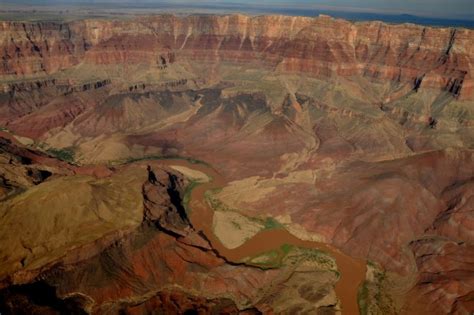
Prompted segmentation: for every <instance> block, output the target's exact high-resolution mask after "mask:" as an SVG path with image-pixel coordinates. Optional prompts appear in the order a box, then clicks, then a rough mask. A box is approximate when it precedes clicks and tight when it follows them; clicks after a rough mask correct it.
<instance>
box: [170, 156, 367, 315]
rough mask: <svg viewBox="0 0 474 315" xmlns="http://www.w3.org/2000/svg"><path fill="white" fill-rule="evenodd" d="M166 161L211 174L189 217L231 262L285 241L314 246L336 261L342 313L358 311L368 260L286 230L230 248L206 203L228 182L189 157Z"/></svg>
mask: <svg viewBox="0 0 474 315" xmlns="http://www.w3.org/2000/svg"><path fill="white" fill-rule="evenodd" d="M163 164H166V165H169V166H173V165H176V166H184V167H187V168H190V169H193V170H196V171H200V172H202V173H204V174H207V175H208V176H210V177H211V180H210V181H209V182H206V183H202V184H200V185H198V186H197V187H195V188H194V189H193V190H192V192H191V198H190V202H189V207H190V210H191V215H190V219H191V222H192V224H193V226H194V228H195V229H196V230H201V231H202V232H203V233H204V234H205V235H206V237H207V238H208V239H209V241H210V242H211V244H212V246H213V247H214V248H215V249H216V250H217V251H218V252H219V254H221V255H222V256H224V257H225V258H226V259H228V260H229V261H232V262H241V261H242V260H243V259H244V258H246V257H253V256H256V255H258V254H262V253H264V252H267V251H271V250H278V249H279V248H280V247H281V246H282V245H284V244H290V245H293V246H299V247H304V248H314V249H319V250H322V251H325V252H327V253H328V254H330V255H331V256H332V257H334V259H335V260H336V263H337V268H338V271H339V273H340V278H339V280H338V281H337V283H336V288H335V290H336V294H337V297H338V298H339V300H340V301H341V307H342V314H350V315H352V314H359V307H358V304H357V292H358V288H359V285H360V284H361V283H362V282H363V281H364V280H365V274H366V262H365V261H363V260H360V259H355V258H353V257H350V256H348V255H346V254H344V253H342V252H341V251H339V250H338V249H336V248H335V247H333V246H331V245H329V244H325V243H320V242H313V241H304V240H301V239H299V238H297V237H296V236H294V235H292V234H290V233H289V232H288V231H287V230H285V229H271V230H263V231H261V232H259V233H258V234H256V235H255V236H253V237H252V238H251V239H249V240H248V241H246V242H245V243H244V244H242V245H241V246H239V247H237V248H234V249H228V248H226V247H225V246H224V245H223V244H222V243H221V242H220V240H219V239H218V238H217V237H216V236H215V235H214V232H213V230H212V221H213V215H214V211H213V209H212V208H211V207H210V206H209V204H208V203H207V202H206V199H205V192H206V191H208V190H211V189H215V188H221V187H224V186H225V185H226V184H227V182H226V181H225V179H224V178H223V176H221V175H220V174H219V173H218V172H217V171H216V170H215V169H213V168H212V167H209V166H206V165H204V164H197V163H191V162H188V161H186V160H168V161H164V163H163Z"/></svg>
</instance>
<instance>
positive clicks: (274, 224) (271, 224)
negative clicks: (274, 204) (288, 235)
mask: <svg viewBox="0 0 474 315" xmlns="http://www.w3.org/2000/svg"><path fill="white" fill-rule="evenodd" d="M263 225H264V226H265V228H264V229H265V230H272V229H283V228H284V227H283V225H282V224H281V223H280V222H278V221H277V220H275V219H274V218H271V217H268V218H266V219H265V221H264V222H263Z"/></svg>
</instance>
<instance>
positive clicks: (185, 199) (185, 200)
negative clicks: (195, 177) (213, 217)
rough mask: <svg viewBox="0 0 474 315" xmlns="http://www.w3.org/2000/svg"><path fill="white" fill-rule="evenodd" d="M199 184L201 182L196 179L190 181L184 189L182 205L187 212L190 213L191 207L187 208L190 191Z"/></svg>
mask: <svg viewBox="0 0 474 315" xmlns="http://www.w3.org/2000/svg"><path fill="white" fill-rule="evenodd" d="M200 184H201V183H200V182H198V181H191V182H190V183H189V184H188V186H186V188H185V189H184V196H183V207H184V209H185V210H186V212H187V213H188V214H189V213H191V209H190V208H189V202H190V201H191V193H192V191H193V189H194V188H196V187H197V186H199V185H200Z"/></svg>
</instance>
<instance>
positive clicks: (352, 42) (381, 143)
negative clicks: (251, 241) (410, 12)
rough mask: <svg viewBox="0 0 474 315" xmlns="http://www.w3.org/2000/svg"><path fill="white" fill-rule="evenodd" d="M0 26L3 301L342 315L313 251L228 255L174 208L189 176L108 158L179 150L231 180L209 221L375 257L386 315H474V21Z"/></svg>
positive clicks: (198, 19) (181, 20) (373, 284)
mask: <svg viewBox="0 0 474 315" xmlns="http://www.w3.org/2000/svg"><path fill="white" fill-rule="evenodd" d="M0 25H1V29H0V54H1V55H2V67H1V68H0V127H1V131H0V136H1V137H4V138H5V139H3V140H2V139H0V210H2V211H3V212H2V213H4V214H2V216H1V218H0V220H1V223H2V224H3V225H5V226H9V227H10V230H1V231H0V240H6V242H5V244H3V245H2V246H1V247H0V261H1V262H2V268H0V278H2V279H4V282H3V285H4V286H8V288H6V289H5V291H2V292H0V305H13V304H14V303H13V302H12V301H18V303H20V305H24V306H25V307H26V308H27V309H29V308H30V309H32V310H35V309H36V310H41V311H43V310H44V311H45V312H46V311H51V312H52V313H54V312H55V311H58V310H59V311H60V310H64V309H67V310H69V309H70V307H74V308H75V309H77V310H85V311H90V312H92V313H97V314H100V313H104V312H111V313H118V312H122V313H130V314H146V313H147V312H148V311H149V310H150V309H152V308H154V307H162V308H164V309H166V310H170V312H186V311H187V310H188V307H189V308H196V309H198V310H202V312H212V311H216V312H218V311H219V312H220V311H222V312H229V313H236V312H239V311H242V312H244V313H245V312H248V313H250V314H251V313H252V312H256V309H258V310H259V311H262V312H268V313H271V312H272V311H274V312H276V313H281V312H287V313H295V312H298V311H301V312H304V311H306V312H309V313H315V312H316V311H321V312H326V311H327V312H333V311H335V309H334V305H337V300H336V299H335V297H334V294H333V289H332V288H333V285H334V283H335V281H336V280H337V277H336V276H335V273H334V271H335V270H332V271H328V270H326V269H324V268H323V269H321V268H319V267H317V268H316V267H315V266H313V265H311V264H309V265H308V264H307V263H308V262H307V261H306V260H307V259H306V258H308V257H309V256H311V255H309V256H308V253H304V252H300V251H299V250H297V252H296V253H293V254H292V255H294V256H292V257H296V256H298V257H303V258H304V259H302V260H300V258H295V259H296V261H297V264H296V265H292V264H291V261H286V262H285V261H284V263H283V266H281V267H280V269H279V270H278V271H275V270H261V269H256V268H253V267H248V266H244V265H235V264H230V263H229V262H227V261H226V260H225V258H224V257H221V256H220V255H219V254H218V253H216V252H215V251H214V250H213V249H212V248H211V247H210V245H209V243H208V241H207V240H206V239H205V238H203V237H202V235H200V234H199V233H198V232H196V231H195V230H194V228H193V225H192V222H190V220H189V219H188V218H187V217H186V212H185V211H184V208H183V202H182V201H183V200H182V199H183V194H184V191H185V186H186V185H187V184H188V181H187V180H185V179H184V177H183V176H182V175H181V174H179V173H178V172H176V171H174V170H171V169H169V168H166V167H163V166H162V165H161V164H160V163H159V162H149V164H150V165H151V167H152V168H153V169H154V170H155V175H156V177H157V181H156V182H155V183H151V182H149V181H147V180H146V164H145V163H144V162H138V163H132V164H130V165H126V166H125V165H122V166H119V167H116V168H108V167H106V166H103V165H102V164H108V163H114V164H118V165H120V164H121V163H122V162H125V161H140V160H142V159H144V158H150V157H151V158H154V157H163V156H165V157H172V156H186V157H193V158H197V159H199V160H203V161H206V162H207V163H209V164H210V165H212V166H213V167H215V169H216V170H218V172H219V173H220V174H222V175H223V177H224V178H225V179H226V180H228V181H229V182H228V183H226V185H225V187H223V190H222V192H221V193H217V196H216V198H217V199H216V200H220V202H221V203H216V204H215V205H216V207H217V208H216V211H220V210H222V209H221V208H223V209H226V210H229V209H230V210H232V215H231V216H229V217H231V218H240V219H241V220H242V222H250V221H248V220H247V221H246V219H245V216H248V217H251V219H252V220H251V222H252V224H256V225H257V226H258V225H259V224H260V223H261V222H265V223H262V226H263V225H269V226H270V227H275V225H276V226H278V227H284V228H286V229H288V230H289V231H290V232H291V233H292V234H294V235H297V236H298V237H301V238H305V239H311V240H315V239H316V240H323V241H325V242H328V243H331V244H333V245H334V246H336V247H338V248H339V249H341V250H342V251H344V252H345V253H347V254H349V255H351V256H354V257H359V258H361V259H368V260H370V261H371V262H373V263H374V266H375V265H376V266H377V267H373V268H375V269H377V268H378V269H377V270H378V271H377V272H378V277H375V276H373V275H372V276H371V274H370V272H368V276H367V281H368V282H369V285H368V286H367V287H368V288H369V289H368V290H369V291H370V292H369V293H368V294H367V297H368V298H367V299H369V298H370V297H372V298H373V299H374V301H375V302H374V301H372V304H371V305H372V306H374V305H375V306H374V307H378V308H379V309H380V310H385V311H386V310H389V309H390V311H386V312H385V311H382V313H391V312H392V311H391V310H392V309H393V308H394V307H395V308H396V309H398V310H402V311H404V310H405V309H407V310H412V309H416V310H418V308H419V313H420V314H421V313H423V312H425V313H433V312H435V311H438V312H439V313H446V312H452V313H456V312H458V313H462V312H465V311H466V310H468V311H470V310H471V309H472V302H471V301H472V291H473V289H472V279H471V277H470V274H472V266H471V265H469V263H470V261H471V256H472V253H471V252H472V250H471V247H472V246H471V245H472V240H473V234H472V226H473V223H472V222H473V220H472V207H473V205H472V199H473V198H472V196H473V191H474V185H473V184H472V178H473V176H474V169H473V166H472V165H473V156H472V149H473V148H474V132H473V130H474V129H473V128H472V127H473V126H474V110H473V108H474V107H473V106H472V105H473V100H474V95H473V81H472V67H473V64H474V63H473V58H474V56H473V34H474V33H473V31H472V30H466V29H443V28H430V27H422V26H417V25H387V24H384V23H380V22H370V23H350V22H347V21H343V20H335V19H332V18H329V17H319V18H314V19H313V18H302V17H284V16H261V17H248V16H242V15H232V16H210V15H209V16H182V17H176V16H171V15H162V16H154V17H146V18H141V19H134V20H85V21H74V22H70V23H49V22H48V23H46V22H45V23H42V22H36V23H18V22H2V24H0ZM24 137H27V138H24ZM19 141H23V142H25V143H29V144H30V147H25V146H23V145H21V144H20V143H19ZM35 147H36V149H41V148H43V152H39V151H36V150H35V149H34V148H35ZM453 147H454V148H453ZM44 148H50V149H49V150H45V149H44ZM55 148H56V149H55ZM58 148H62V150H59V149H58ZM44 151H48V152H49V153H48V154H49V155H48V154H47V153H45V152H44ZM53 155H56V156H59V157H62V158H63V159H65V160H69V161H70V160H72V159H75V160H76V162H77V163H83V164H88V163H92V164H101V165H102V166H98V165H93V166H77V165H71V164H68V163H66V162H64V161H59V160H57V159H56V158H54V157H53ZM58 191H60V192H61V198H57V192H58ZM45 207H46V208H47V209H48V211H47V212H44V211H43V209H44V208H45ZM219 207H221V208H219ZM221 217H225V215H224V216H221ZM242 217H244V219H242ZM269 218H271V220H270V219H269ZM218 219H219V218H218V217H217V218H216V220H218ZM269 220H270V221H269ZM272 220H273V221H272ZM216 222H217V221H216ZM256 222H257V223H256ZM258 222H260V223H258ZM217 223H219V222H217ZM217 223H216V224H217ZM227 223H228V226H229V227H232V228H235V229H236V230H239V229H238V228H236V227H239V222H227ZM233 223H235V224H233ZM60 227H61V228H60ZM31 231H39V232H38V233H36V234H34V233H31ZM236 233H242V230H240V232H239V231H237V232H236ZM244 236H245V235H244ZM243 238H245V237H243ZM461 253H467V254H466V255H467V256H466V257H463V258H462V259H461V258H460V255H461ZM312 254H314V253H312ZM305 255H306V256H305ZM295 266H296V267H295ZM294 268H296V269H294ZM315 269H317V270H315ZM375 269H374V270H375ZM383 272H386V273H387V274H389V276H387V277H389V278H390V279H389V280H384V279H382V278H384V277H382V276H381V275H382V274H383ZM400 277H402V278H403V279H402V280H400ZM237 278H239V279H243V280H242V281H235V279H237ZM407 279H408V280H407ZM384 281H385V282H384ZM32 282H35V283H36V284H34V285H33V287H32V288H31V287H29V285H32ZM407 283H408V284H407ZM290 284H291V285H290ZM23 285H26V287H24V286H23ZM382 287H383V288H384V289H383V290H384V292H382V293H383V294H382V295H383V296H384V298H382V299H380V301H382V300H383V303H381V302H380V301H376V300H377V298H378V297H380V296H381V293H380V294H379V292H378V291H377V290H379V291H380V290H381V289H380V288H382ZM35 288H44V289H45V290H47V291H48V292H49V293H48V295H47V299H48V301H50V302H51V303H49V302H48V303H49V304H48V305H42V304H38V303H37V301H35V300H32V298H31V297H32V294H36V293H37V291H35ZM261 288H265V290H263V291H265V292H263V291H262V290H261ZM32 290H33V291H32ZM374 290H375V291H374ZM390 290H392V291H390ZM53 291H54V292H53ZM385 291H386V292H385ZM77 292H79V294H78V293H77ZM229 292H230V293H229ZM321 292H323V293H324V294H322V293H321ZM387 292H390V294H392V296H394V297H397V298H398V300H397V303H398V304H397V305H392V304H393V303H391V302H387V301H389V299H388V298H387V299H386V298H385V295H384V294H388V293H387ZM287 296H288V297H290V298H288V299H287V300H285V299H286V297H287ZM282 297H283V298H282ZM412 297H413V298H412ZM289 299H291V301H290V300H289ZM420 300H421V301H422V302H423V301H425V300H426V301H430V305H427V303H421V305H420V303H418V301H420ZM295 301H297V302H295ZM379 302H380V303H379ZM1 303H4V304H1ZM12 303H13V304H12ZM377 303H379V304H383V305H376V304H377ZM384 303H385V304H384ZM315 305H316V306H315ZM387 305H388V306H387ZM12 312H15V310H14V309H12ZM79 313H80V312H79Z"/></svg>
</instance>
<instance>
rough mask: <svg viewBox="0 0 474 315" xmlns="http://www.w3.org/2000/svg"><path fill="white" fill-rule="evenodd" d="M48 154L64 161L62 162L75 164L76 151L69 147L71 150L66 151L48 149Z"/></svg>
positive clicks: (66, 149) (65, 149)
mask: <svg viewBox="0 0 474 315" xmlns="http://www.w3.org/2000/svg"><path fill="white" fill-rule="evenodd" d="M46 152H47V153H48V154H49V155H51V156H53V157H55V158H57V159H59V160H62V161H65V162H68V163H73V162H74V158H75V150H74V148H73V147H69V148H64V149H55V148H50V149H47V150H46Z"/></svg>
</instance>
